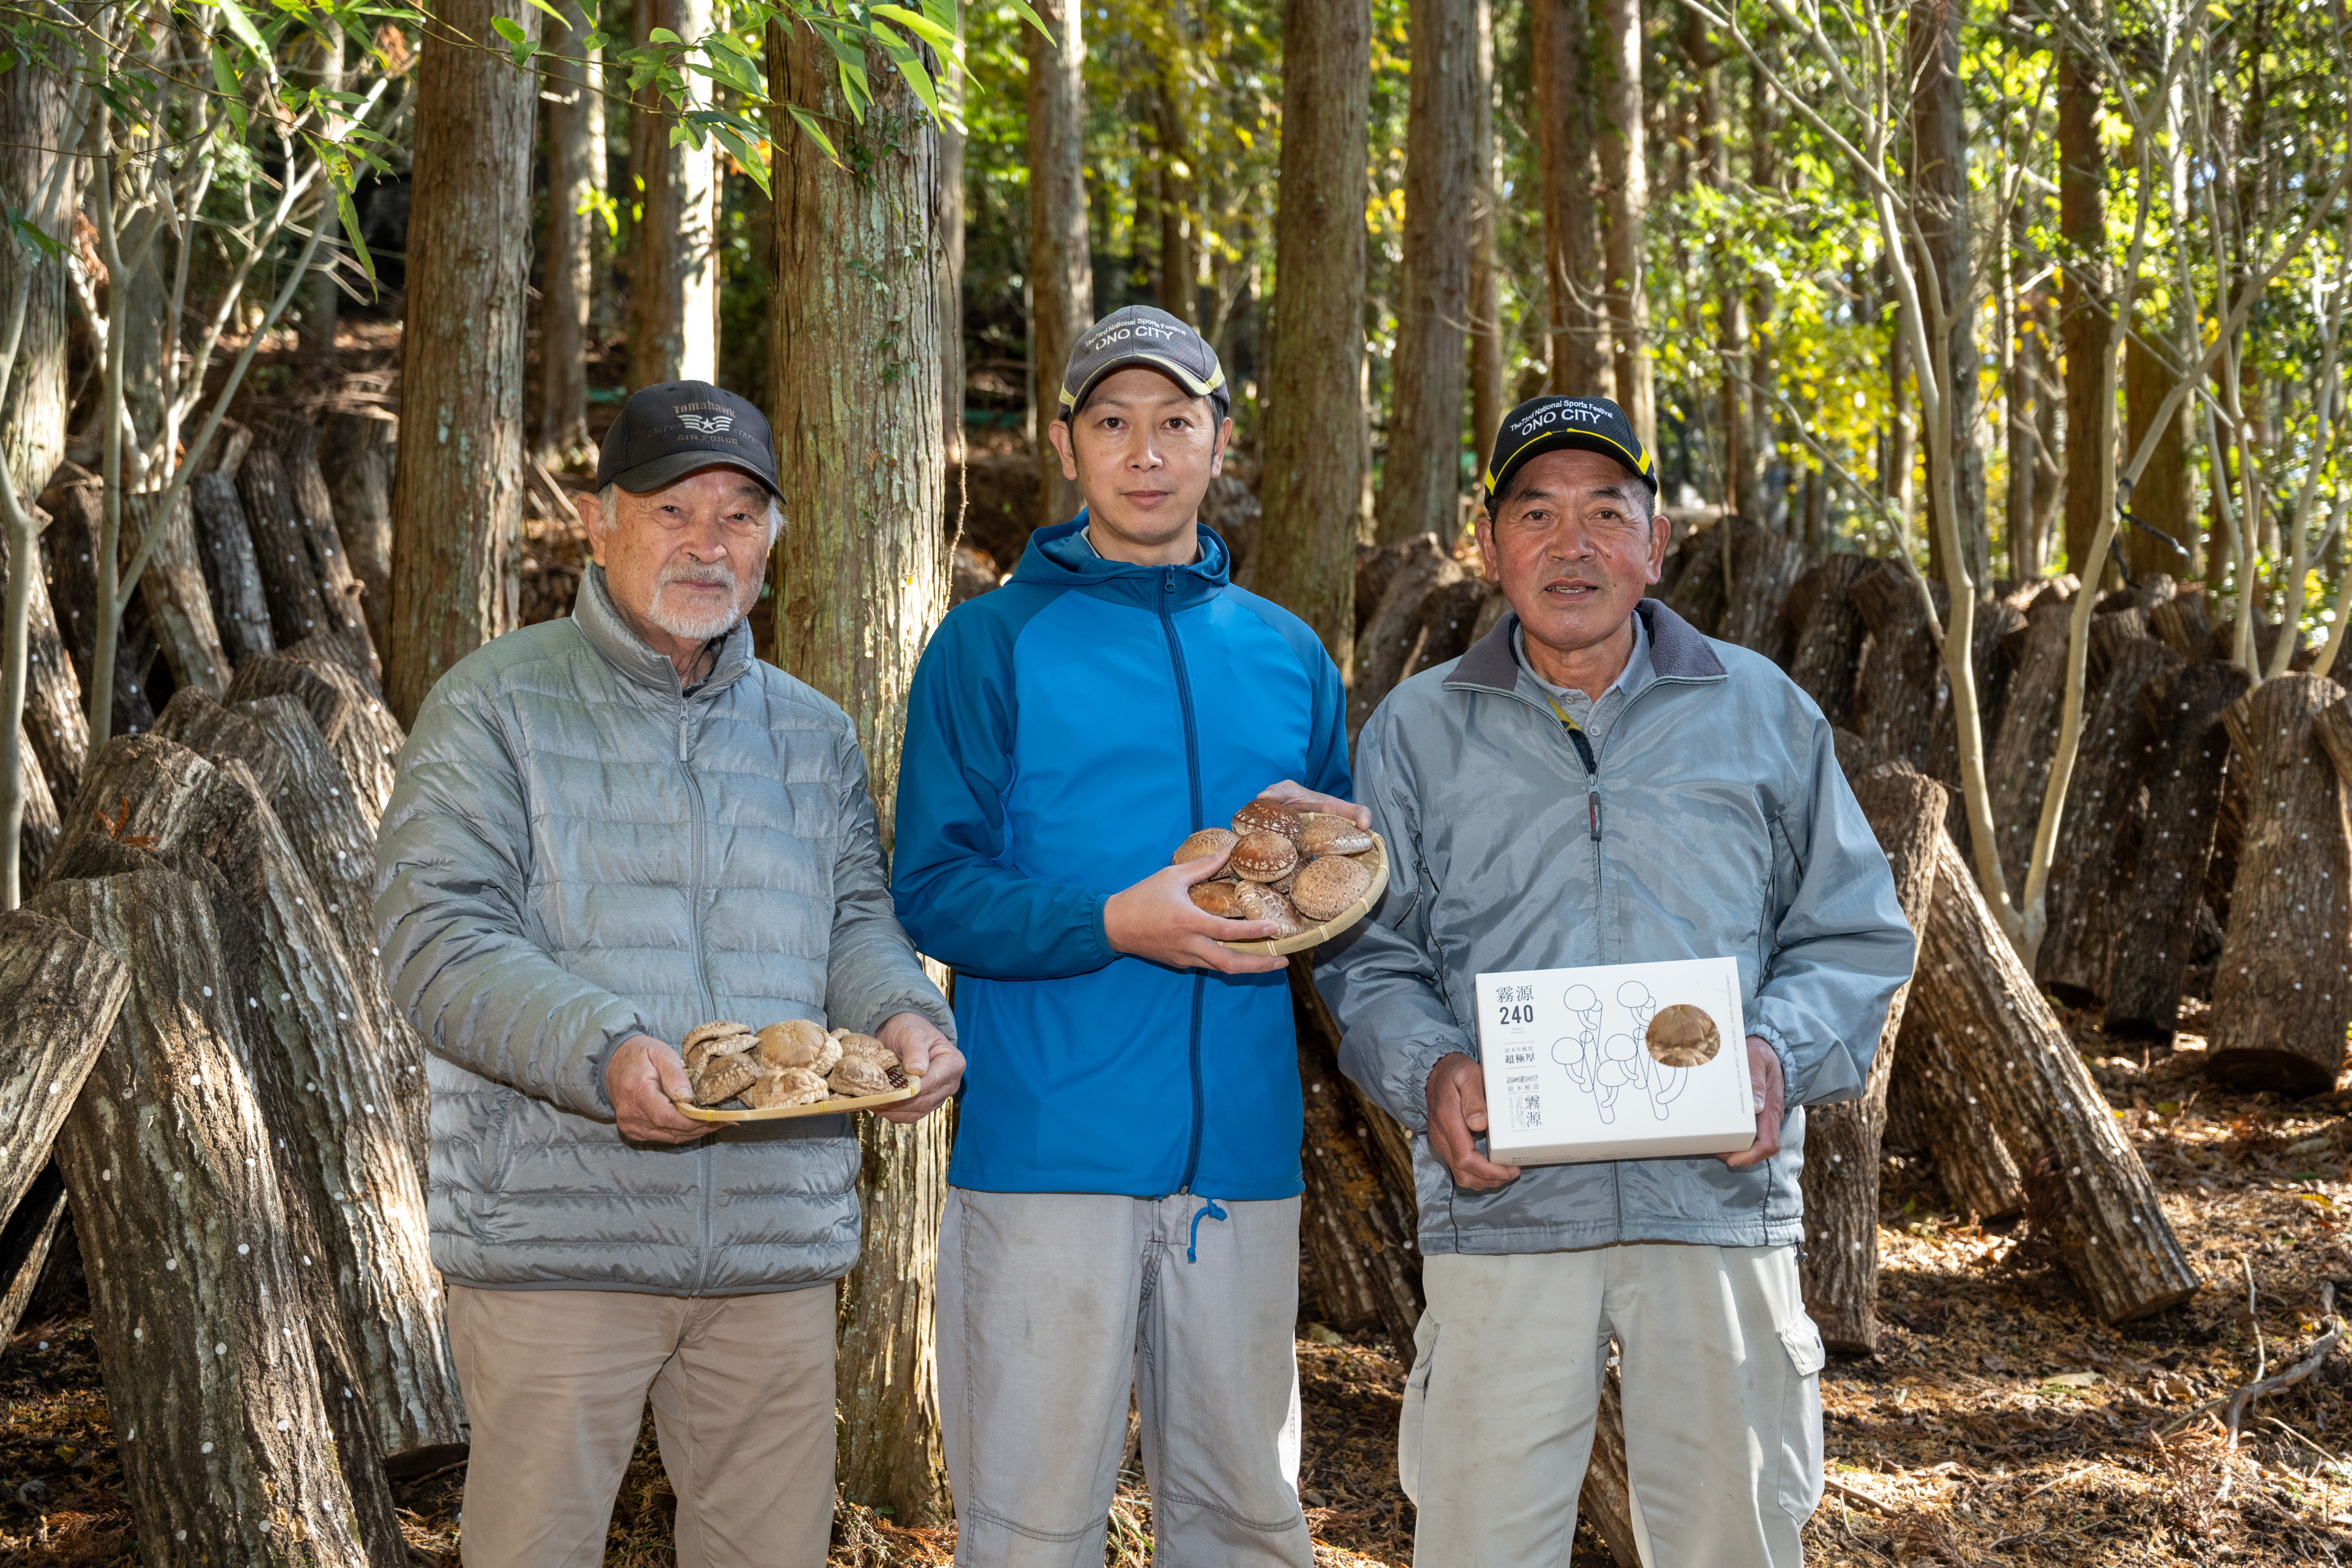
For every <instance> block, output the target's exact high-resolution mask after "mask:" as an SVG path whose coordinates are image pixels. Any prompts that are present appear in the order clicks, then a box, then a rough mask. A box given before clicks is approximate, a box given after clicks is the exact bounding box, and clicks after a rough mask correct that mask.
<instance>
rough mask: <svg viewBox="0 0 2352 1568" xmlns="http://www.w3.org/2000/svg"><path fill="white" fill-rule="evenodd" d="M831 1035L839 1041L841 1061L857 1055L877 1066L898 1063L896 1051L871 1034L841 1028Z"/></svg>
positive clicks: (889, 1066) (884, 1066)
mask: <svg viewBox="0 0 2352 1568" xmlns="http://www.w3.org/2000/svg"><path fill="white" fill-rule="evenodd" d="M834 1038H835V1039H836V1040H838V1041H840V1042H841V1059H842V1060H843V1061H847V1060H849V1059H850V1058H852V1057H857V1058H863V1059H864V1060H866V1061H869V1062H872V1063H873V1064H874V1065H875V1066H876V1067H878V1068H894V1067H897V1066H898V1052H896V1051H894V1050H892V1049H891V1048H890V1047H887V1046H886V1045H884V1044H883V1043H882V1042H881V1041H879V1040H877V1039H876V1038H875V1037H873V1036H871V1035H860V1034H855V1033H852V1032H851V1031H850V1030H847V1029H841V1030H836V1031H835V1034H834Z"/></svg>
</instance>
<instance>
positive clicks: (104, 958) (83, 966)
mask: <svg viewBox="0 0 2352 1568" xmlns="http://www.w3.org/2000/svg"><path fill="white" fill-rule="evenodd" d="M129 994H131V973H130V971H129V970H128V969H126V968H124V967H123V963H122V960H121V958H119V957H117V956H116V955H115V954H114V953H112V952H108V951H107V950H106V949H105V948H103V947H100V946H99V945H98V944H97V943H95V942H91V941H89V939H88V938H87V937H84V936H83V935H81V934H80V933H79V931H75V930H73V929H72V928H71V927H69V926H65V925H60V924H59V923H58V921H54V920H50V919H47V918H44V917H43V916H40V915H37V914H33V913H30V912H28V911H26V910H16V911H14V912H13V913H9V914H5V915H0V1039H5V1040H6V1041H7V1042H8V1051H7V1055H6V1056H5V1058H0V1215H9V1214H14V1213H16V1210H17V1208H18V1207H19V1206H21V1205H23V1204H24V1202H25V1200H26V1194H29V1193H30V1192H31V1191H32V1190H33V1184H34V1183H35V1182H36V1181H37V1179H38V1178H39V1177H40V1174H41V1173H42V1171H43V1169H44V1168H46V1167H47V1164H48V1163H49V1146H50V1145H51V1144H52V1143H54V1142H57V1137H58V1129H59V1128H61V1127H63V1126H64V1125H65V1122H66V1116H67V1113H68V1112H69V1111H71V1110H73V1106H74V1099H75V1097H76V1096H78V1095H79V1094H80V1093H81V1086H82V1080H83V1079H86V1078H88V1077H89V1069H90V1068H91V1066H92V1064H94V1063H95V1062H96V1061H97V1060H98V1053H99V1048H100V1047H101V1046H103V1045H105V1044H106V1036H107V1032H108V1031H109V1030H110V1029H112V1028H113V1027H114V1018H115V1015H116V1014H118V1013H120V1012H121V1010H122V1002H123V998H124V997H126V996H128V995H129ZM10 1327H12V1328H13V1327H14V1325H13V1324H11V1325H10Z"/></svg>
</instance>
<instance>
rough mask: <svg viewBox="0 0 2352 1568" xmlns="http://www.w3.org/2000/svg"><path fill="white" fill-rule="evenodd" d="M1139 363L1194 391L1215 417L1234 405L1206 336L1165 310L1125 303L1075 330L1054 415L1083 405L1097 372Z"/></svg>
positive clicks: (1069, 412)
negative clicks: (1213, 410) (1207, 402)
mask: <svg viewBox="0 0 2352 1568" xmlns="http://www.w3.org/2000/svg"><path fill="white" fill-rule="evenodd" d="M1130 365H1145V366H1148V367H1149V368H1150V369H1152V370H1156V371H1158V372H1160V374H1163V375H1166V376H1170V377H1171V378H1173V379H1174V381H1175V383H1176V384H1177V385H1179V386H1181V387H1182V388H1183V389H1184V390H1185V391H1187V392H1189V393H1191V394H1192V395H1193V396H1195V397H1205V398H1207V399H1208V400H1209V402H1210V403H1211V405H1213V406H1214V407H1215V409H1216V411H1217V418H1218V419H1219V420H1220V421H1222V420H1223V418H1224V417H1225V415H1226V412H1227V411H1228V410H1229V409H1231V408H1232V407H1233V405H1234V395H1233V389H1232V388H1231V387H1228V386H1227V385H1226V384H1225V369H1224V366H1223V365H1221V364H1219V363H1217V351H1216V350H1214V349H1213V348H1211V347H1210V346H1209V340H1208V339H1206V338H1204V337H1202V335H1201V334H1200V333H1198V332H1196V331H1193V330H1192V328H1190V327H1188V326H1186V325H1185V324H1184V323H1183V322H1181V321H1178V320H1177V319H1176V318H1175V317H1173V316H1171V315H1170V314H1169V313H1168V312H1167V311H1165V310H1157V309H1155V308H1153V307H1152V306H1150V305H1128V306H1124V307H1122V308H1121V309H1119V310H1113V311H1112V312H1111V313H1110V314H1109V315H1108V316H1105V317H1104V318H1103V319H1102V320H1101V321H1097V322H1096V323H1095V324H1094V325H1093V326H1091V327H1088V328H1087V330H1086V331H1083V332H1081V333H1079V334H1078V342H1077V346H1076V347H1075V348H1073V349H1071V350H1070V363H1069V368H1068V369H1066V370H1065V371H1064V372H1063V373H1062V406H1061V411H1060V412H1059V413H1057V414H1055V416H1054V417H1055V418H1056V419H1067V418H1068V417H1069V416H1071V415H1073V414H1076V412H1077V411H1078V410H1079V409H1081V408H1083V407H1085V406H1086V402H1087V397H1088V396H1089V395H1091V394H1092V393H1093V392H1094V389H1095V388H1096V386H1097V385H1098V384H1100V383H1101V381H1102V378H1103V377H1105V376H1107V375H1108V374H1110V373H1111V372H1113V371H1115V370H1125V369H1127V368H1128V367H1129V366H1130Z"/></svg>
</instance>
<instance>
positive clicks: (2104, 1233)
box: [1911, 838, 2341, 1323]
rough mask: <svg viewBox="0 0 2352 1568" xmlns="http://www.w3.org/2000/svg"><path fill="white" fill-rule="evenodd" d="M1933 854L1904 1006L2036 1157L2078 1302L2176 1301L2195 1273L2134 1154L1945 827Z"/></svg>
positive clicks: (2152, 1308)
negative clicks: (1919, 943) (1927, 902)
mask: <svg viewBox="0 0 2352 1568" xmlns="http://www.w3.org/2000/svg"><path fill="white" fill-rule="evenodd" d="M1938 853H1939V855H1940V857H1941V863H1940V865H1939V866H1938V868H1937V880H1936V896H1935V902H1934V906H1933V910H1932V912H1931V913H1930V915H1929V917H1928V921H1927V942H1926V944H1925V946H1924V947H1923V949H1922V951H1921V953H1920V962H1919V968H1918V973H1917V974H1916V978H1915V981H1914V984H1913V988H1912V994H1911V1010H1912V1011H1915V1012H1916V1013H1917V1014H1918V1015H1919V1021H1920V1022H1921V1023H1922V1024H1924V1025H1926V1026H1927V1027H1928V1028H1929V1029H1931V1030H1933V1031H1934V1032H1935V1035H1936V1037H1937V1039H1938V1040H1940V1041H1942V1042H1943V1044H1944V1045H1945V1046H1946V1047H1948V1048H1949V1050H1950V1052H1951V1054H1952V1057H1953V1058H1954V1059H1955V1060H1956V1061H1957V1062H1958V1064H1959V1068H1960V1073H1961V1076H1962V1077H1963V1078H1964V1079H1966V1080H1967V1082H1968V1084H1969V1087H1970V1089H1972V1091H1973V1092H1974V1093H1975V1094H1976V1096H1977V1098H1978V1100H1979V1101H1980V1102H1981V1104H1980V1105H1979V1107H1978V1109H1979V1110H1981V1111H1983V1112H1984V1113H1985V1114H1986V1115H1987V1117H1988V1119H1989V1120H1990V1122H1991V1124H1992V1126H1993V1129H1994V1130H1995V1131H1997V1132H1998V1133H1999V1134H2000V1141H2001V1142H2002V1143H2003V1144H2004V1145H2006V1146H2007V1147H2008V1149H2009V1150H2010V1152H2011V1154H2012V1155H2014V1156H2015V1158H2016V1160H2017V1163H2018V1164H2019V1165H2020V1166H2021V1168H2023V1169H2025V1170H2027V1171H2032V1170H2035V1169H2037V1168H2039V1167H2041V1165H2042V1163H2043V1162H2045V1161H2046V1162H2047V1163H2048V1168H2049V1170H2050V1173H2051V1187H2050V1199H2049V1204H2048V1206H2047V1208H2046V1209H2045V1210H2044V1212H2043V1222H2044V1223H2045V1224H2046V1225H2047V1226H2048V1227H2049V1230H2050V1233H2051V1236H2052V1238H2053V1240H2054V1241H2055V1242H2056V1244H2057V1248H2058V1254H2059V1257H2060V1258H2061V1259H2062V1261H2063V1263H2064V1265H2065V1268H2066V1271H2067V1273H2068V1274H2069V1275H2070V1276H2072V1277H2073V1279H2074V1283H2075V1285H2076V1287H2077V1288H2079V1289H2081V1290H2082V1292H2083V1295H2084V1299H2085V1300H2087V1301H2088V1303H2089V1304H2090V1308H2091V1310H2092V1311H2094V1312H2095V1313H2096V1314H2097V1315H2098V1317H2099V1318H2100V1319H2101V1321H2105V1322H2109V1323H2120V1322H2126V1321H2131V1320H2133V1319H2136V1318H2143V1317H2146V1316H2147V1315H2148V1314H2149V1313H2152V1312H2158V1311H2162V1310H2164V1309H2165V1308H2167V1307H2169V1306H2171V1305H2173V1304H2174V1303H2175V1302H2178V1301H2183V1300H2188V1298H2189V1296H2190V1295H2191V1294H2192V1293H2194V1292H2195V1290H2196V1289H2197V1285H2198V1279H2197V1272H2196V1270H2195V1269H2194V1268H2190V1267H2189V1258H2188V1255H2187V1254H2186V1253H2184V1252H2183V1251H2182V1250H2181V1248H2180V1243H2179V1241H2178V1240H2177V1239H2176V1238H2175V1237H2174V1236H2173V1234H2172V1227H2171V1226H2170V1225H2169V1224H2168V1222H2167V1221H2166V1219H2165V1217H2164V1208H2163V1205H2162V1204H2161V1203H2160V1202H2159V1201H2158V1196H2157V1191H2156V1184H2154V1183H2153V1182H2151V1181H2149V1180H2148V1175H2147V1169H2146V1167H2144V1166H2143V1165H2142V1164H2141V1163H2140V1159H2139V1155H2138V1153H2137V1152H2136V1151H2135V1150H2134V1149H2133V1148H2132V1146H2131V1145H2130V1144H2129V1143H2128V1142H2125V1140H2124V1136H2123V1134H2122V1133H2121V1132H2120V1131H2117V1130H2116V1121H2115V1116H2114V1114H2113V1113H2112V1112H2111V1111H2110V1110H2108V1108H2107V1101H2106V1097H2105V1095H2103V1094H2101V1093H2100V1092H2099V1087H2098V1085H2097V1084H2096V1083H2095V1082H2094V1081H2092V1079H2091V1073H2090V1069H2089V1068H2086V1067H2085V1066H2084V1064H2083V1058H2082V1057H2081V1055H2080V1054H2079V1053H2078V1052H2076V1050H2075V1049H2074V1042H2073V1041H2071V1040H2069V1039H2068V1038H2067V1037H2066V1033H2065V1031H2064V1030H2063V1029H2062V1028H2060V1027H2059V1025H2058V1020H2057V1018H2056V1017H2055V1016H2053V1015H2052V1014H2051V1011H2050V1005H2049V1003H2047V1002H2045V1001H2044V1000H2042V993H2041V991H2040V990H2039V989H2037V988H2036V987H2035V985H2034V984H2033V976H2032V973H2030V972H2029V971H2028V970H2027V969H2026V967H2025V965H2024V964H2023V963H2021V961H2020V960H2019V958H2018V956H2017V952H2016V950H2015V949H2014V948H2012V947H2011V946H2010V944H2009V941H2008V939H2007V938H2006V937H2004V936H2003V935H2002V934H2001V931H2000V926H1999V925H1997V924H1996V923H1995V922H1994V921H1993V918H1992V910H1990V908H1988V907H1987V905H1986V903H1985V900H1984V895H1983V894H1981V893H1979V891H1978V890H1977V885H1976V881H1975V879H1973V878H1972V877H1970V876H1969V870H1968V867H1967V864H1966V863H1965V862H1964V861H1963V860H1962V859H1961V858H1960V852H1959V849H1958V847H1957V846H1956V845H1954V844H1953V843H1952V842H1951V841H1950V839H1949V838H1947V839H1946V840H1945V841H1944V842H1943V844H1942V845H1940V846H1939V847H1938ZM2339 929H2340V928H2339ZM2338 1038H2339V1040H2340V1038H2341V1026H2338Z"/></svg>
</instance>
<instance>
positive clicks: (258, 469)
mask: <svg viewBox="0 0 2352 1568" xmlns="http://www.w3.org/2000/svg"><path fill="white" fill-rule="evenodd" d="M236 493H237V499H238V500H242V501H243V502H244V503H245V521H246V526H247V528H249V529H250V530H251V531H252V532H253V552H254V558H255V561H256V563H257V564H258V565H259V567H260V569H261V592H262V596H263V598H264V599H265V600H266V601H267V602H268V605H269V635H270V637H271V638H272V639H273V640H274V641H276V643H277V644H278V647H286V646H287V645H288V644H289V643H298V642H300V641H301V640H302V639H303V638H305V637H313V636H316V635H317V634H318V633H319V632H320V630H322V629H324V628H325V627H328V626H335V625H337V624H339V623H340V622H341V616H339V615H337V614H335V613H333V611H332V610H331V608H330V607H329V605H328V601H327V595H326V590H325V589H324V587H323V586H322V585H321V584H320V581H319V568H318V567H317V565H316V564H315V563H312V561H311V559H310V543H309V542H308V539H307V531H306V530H305V529H304V527H303V523H302V506H301V503H300V502H299V500H296V499H295V496H294V481H293V479H292V478H291V477H290V476H289V474H288V473H287V472H286V463H285V460H284V459H283V458H279V457H278V454H277V453H276V452H274V451H271V450H270V449H269V448H268V447H258V446H257V447H254V449H253V450H252V451H250V452H247V454H246V457H245V461H244V463H243V464H241V465H240V466H239V467H238V468H237V471H236Z"/></svg>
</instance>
